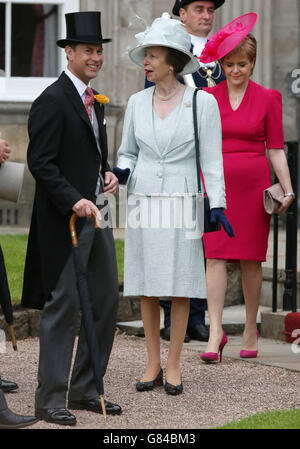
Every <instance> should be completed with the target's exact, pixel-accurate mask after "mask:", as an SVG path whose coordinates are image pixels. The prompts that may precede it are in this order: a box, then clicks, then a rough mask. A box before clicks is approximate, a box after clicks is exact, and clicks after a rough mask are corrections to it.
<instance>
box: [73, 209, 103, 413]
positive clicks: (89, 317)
mask: <svg viewBox="0 0 300 449" xmlns="http://www.w3.org/2000/svg"><path fill="white" fill-rule="evenodd" d="M76 218H77V215H76V214H73V215H72V217H71V219H70V233H71V239H72V245H73V257H74V265H75V271H76V278H77V286H78V291H79V297H80V306H81V312H82V320H83V325H84V330H85V335H86V341H87V345H88V348H89V354H90V360H91V366H92V369H93V374H94V380H95V384H96V388H97V391H98V394H99V397H100V401H101V406H102V411H103V416H104V418H105V419H106V408H105V403H104V387H103V377H102V372H103V366H102V359H101V353H100V348H99V343H98V338H97V334H96V328H95V322H94V316H93V310H92V305H91V301H90V295H89V290H88V284H87V278H86V271H85V269H84V267H83V263H82V259H81V255H80V249H79V247H78V240H77V235H76V228H75V222H76ZM94 219H95V233H96V231H97V229H98V228H100V226H99V223H98V221H97V218H96V217H95V216H94Z"/></svg>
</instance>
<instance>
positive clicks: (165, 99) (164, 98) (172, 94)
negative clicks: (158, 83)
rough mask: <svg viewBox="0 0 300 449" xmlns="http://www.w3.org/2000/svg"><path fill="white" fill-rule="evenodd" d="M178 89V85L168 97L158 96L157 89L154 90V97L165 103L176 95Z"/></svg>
mask: <svg viewBox="0 0 300 449" xmlns="http://www.w3.org/2000/svg"><path fill="white" fill-rule="evenodd" d="M179 87H180V83H178V84H177V86H176V87H175V89H174V90H173V92H172V93H170V94H169V95H167V96H166V97H164V96H163V95H159V93H158V92H157V89H156V88H155V95H156V96H157V97H158V98H159V99H160V100H161V101H167V100H170V98H172V97H174V95H175V94H176V92H177V90H178V89H179Z"/></svg>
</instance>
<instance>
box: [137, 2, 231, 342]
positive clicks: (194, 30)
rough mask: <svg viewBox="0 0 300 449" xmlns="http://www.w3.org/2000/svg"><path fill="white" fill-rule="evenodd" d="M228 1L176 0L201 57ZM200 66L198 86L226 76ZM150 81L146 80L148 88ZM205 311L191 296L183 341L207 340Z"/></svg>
mask: <svg viewBox="0 0 300 449" xmlns="http://www.w3.org/2000/svg"><path fill="white" fill-rule="evenodd" d="M224 3H225V0H212V1H210V0H201V1H195V0H176V2H175V4H174V7H173V10H172V13H173V14H174V15H175V16H179V17H180V20H181V21H182V23H183V24H184V25H185V27H186V29H187V31H188V32H189V34H190V36H191V41H192V48H191V52H192V53H193V54H194V55H195V56H196V57H198V58H199V57H200V55H201V53H202V50H203V48H204V46H205V44H206V42H207V39H208V35H209V33H210V32H211V30H212V27H213V22H214V12H215V10H216V9H217V8H219V7H220V6H222V5H223V4H224ZM200 65H201V68H200V69H199V70H198V71H197V72H195V73H193V79H194V83H195V86H197V87H208V86H209V87H210V86H214V85H216V84H218V83H220V82H221V81H224V79H225V77H224V74H223V72H222V67H221V64H220V62H219V61H216V62H213V63H210V64H206V65H204V64H202V63H200ZM150 85H151V83H149V82H148V81H146V85H145V87H149V86H150ZM160 305H161V306H162V307H163V309H164V328H163V329H162V330H161V337H162V338H163V339H165V340H170V313H171V301H160ZM205 310H207V301H206V299H204V298H203V299H193V298H192V299H191V300H190V314H189V321H188V325H187V332H186V336H185V339H184V341H185V342H188V341H189V340H190V338H192V339H194V340H200V341H208V337H209V333H208V330H207V328H206V326H205Z"/></svg>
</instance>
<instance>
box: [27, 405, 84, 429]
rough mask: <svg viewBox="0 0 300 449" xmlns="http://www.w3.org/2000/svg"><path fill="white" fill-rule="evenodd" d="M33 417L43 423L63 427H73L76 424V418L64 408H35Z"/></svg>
mask: <svg viewBox="0 0 300 449" xmlns="http://www.w3.org/2000/svg"><path fill="white" fill-rule="evenodd" d="M35 416H36V417H37V418H38V419H42V420H43V421H46V422H52V423H55V424H61V425H63V426H74V425H75V424H76V416H74V415H72V413H70V412H69V410H67V409H66V408H36V409H35Z"/></svg>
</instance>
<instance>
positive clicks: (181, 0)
mask: <svg viewBox="0 0 300 449" xmlns="http://www.w3.org/2000/svg"><path fill="white" fill-rule="evenodd" d="M195 1H197V0H176V2H175V5H174V6H173V10H172V12H173V14H174V16H179V10H180V8H183V7H184V6H186V5H189V4H190V3H193V2H195ZM207 1H208V0H207ZM210 1H212V2H213V3H214V4H215V9H218V8H220V6H222V5H223V4H224V3H225V0H210Z"/></svg>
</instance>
